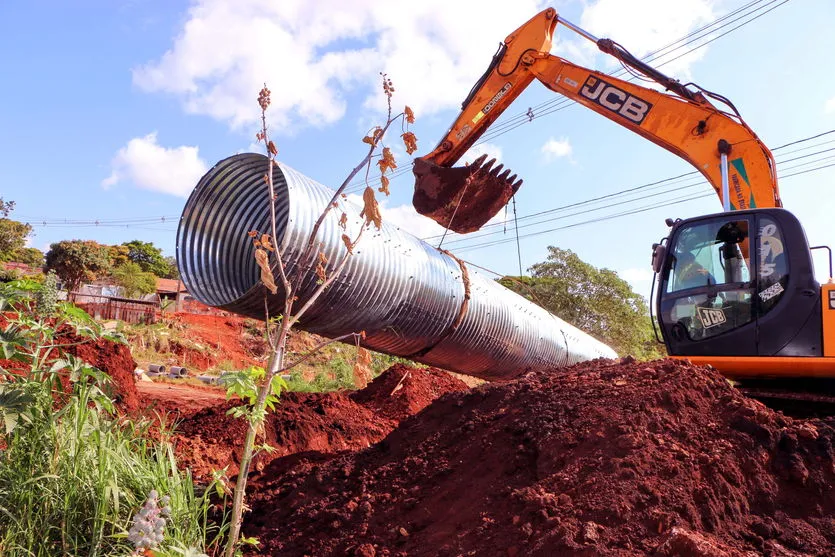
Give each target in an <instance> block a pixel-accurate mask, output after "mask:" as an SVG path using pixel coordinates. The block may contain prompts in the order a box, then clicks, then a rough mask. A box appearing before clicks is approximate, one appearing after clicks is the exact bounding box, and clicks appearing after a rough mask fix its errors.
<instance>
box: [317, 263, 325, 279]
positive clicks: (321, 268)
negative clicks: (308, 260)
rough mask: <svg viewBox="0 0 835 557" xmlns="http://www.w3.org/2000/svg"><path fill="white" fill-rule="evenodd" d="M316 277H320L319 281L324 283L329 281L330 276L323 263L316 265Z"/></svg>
mask: <svg viewBox="0 0 835 557" xmlns="http://www.w3.org/2000/svg"><path fill="white" fill-rule="evenodd" d="M316 276H317V277H319V280H320V281H322V282H325V281H326V280H328V275H327V273H326V272H325V266H324V265H322V264H321V263H317V264H316Z"/></svg>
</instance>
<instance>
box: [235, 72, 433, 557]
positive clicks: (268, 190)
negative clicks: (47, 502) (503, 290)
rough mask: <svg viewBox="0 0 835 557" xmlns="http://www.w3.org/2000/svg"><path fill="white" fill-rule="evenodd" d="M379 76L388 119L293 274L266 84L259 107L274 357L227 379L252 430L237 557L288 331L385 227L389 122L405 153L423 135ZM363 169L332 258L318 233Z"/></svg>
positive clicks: (262, 252) (262, 247)
mask: <svg viewBox="0 0 835 557" xmlns="http://www.w3.org/2000/svg"><path fill="white" fill-rule="evenodd" d="M381 76H382V86H383V93H384V95H385V97H386V104H387V108H388V110H387V113H386V121H385V123H384V124H383V125H382V126H375V127H374V128H372V129H371V130H370V131H369V132H368V134H367V135H366V136H365V137H364V138H363V139H362V141H363V143H365V144H366V145H367V150H366V153H365V156H364V157H363V158H362V160H361V161H360V163H359V164H358V165H357V166H356V167H354V168H353V169H352V170H351V172H350V173H349V174H348V176H347V177H346V178H345V180H344V181H343V182H342V184H341V186H340V187H339V188H338V189H337V190H336V192H335V193H334V194H333V197H332V198H331V200H330V201H329V202H328V204H327V205H326V206H325V207H323V208H322V212H321V214H320V215H319V217H318V219H317V220H316V222H315V223H314V225H313V228H312V230H311V232H310V235H309V236H308V238H307V241H306V243H305V244H304V249H303V250H302V253H301V255H300V257H299V260H298V265H296V266H295V267H294V270H293V272H292V273H291V272H290V271H289V270H288V265H287V262H286V261H284V260H282V253H281V244H280V243H279V239H278V237H277V233H276V230H277V222H276V212H275V203H274V200H275V199H276V192H275V183H274V181H273V171H274V168H275V167H277V162H276V157H277V155H278V148H277V147H276V145H275V143H273V141H272V140H271V139H270V137H269V129H268V126H267V116H266V113H267V109H268V107H269V105H270V94H271V92H270V90H269V89H268V88H267V87H266V85H265V86H264V88H263V89H261V91H260V92H259V95H258V105H259V106H260V108H261V129H260V130H259V131H258V133H257V134H256V138H257V140H258V141H259V142H261V143H263V144H264V146H265V147H266V152H267V158H268V165H267V169H266V172H265V174H264V183H265V186H266V187H265V202H266V203H267V204H268V205H269V209H270V222H269V227H270V228H269V230H266V231H259V230H252V231H250V232H249V238H250V239H249V241H251V242H253V244H254V247H255V259H256V262H257V263H258V266H259V268H260V273H261V282H262V283H263V284H264V286H265V294H264V313H265V315H264V323H265V336H266V337H267V341H268V343H269V348H270V356H269V360H268V363H267V367H266V369H265V370H249V371H248V372H246V373H244V374H242V375H241V376H239V377H237V378H234V377H229V376H228V378H227V380H226V381H227V382H228V384H229V385H230V387H231V386H233V385H234V390H235V394H237V395H238V396H240V397H241V398H242V399H244V400H249V402H250V403H249V404H247V405H245V406H243V407H239V408H237V409H233V410H232V412H234V413H235V414H236V415H243V416H246V418H247V419H248V422H249V427H248V430H247V435H246V438H245V440H244V446H243V450H242V454H241V460H240V467H239V472H238V479H237V483H236V485H235V491H234V495H233V502H232V517H231V524H230V529H229V537H228V540H227V545H226V552H225V555H226V557H233V555H234V554H235V552H236V550H237V547H238V542H239V537H240V530H241V522H242V519H243V511H244V508H245V504H244V499H245V495H246V486H247V475H248V473H249V468H250V465H251V463H252V459H253V456H254V455H255V449H256V445H255V441H256V437H257V435H258V432H260V431H263V423H264V419H265V417H266V411H267V408H268V406H272V405H273V404H275V403H276V401H277V397H278V396H279V395H280V393H281V391H282V390H283V389H285V388H286V383H285V382H284V381H283V379H282V378H281V374H282V372H284V371H286V370H288V369H291V368H292V367H294V366H295V365H296V364H297V363H298V362H285V356H286V347H287V340H288V335H289V333H290V331H291V330H292V328H293V327H294V326H295V325H296V324H297V323H298V321H299V319H300V318H302V317H303V316H304V315H305V313H306V312H307V311H308V310H309V309H310V308H311V307H312V306H313V305H314V304H315V303H316V301H317V300H318V299H319V298H320V297H321V295H322V294H323V293H324V292H325V291H326V290H327V288H328V287H329V286H330V285H331V284H333V282H334V281H335V280H336V279H337V278H339V276H340V275H341V273H342V271H343V270H344V268H345V266H346V264H347V263H348V261H349V259H350V258H351V257H352V256H353V254H354V248H355V246H356V245H357V244H358V243H359V242H360V240H361V239H362V236H363V232H364V231H365V230H366V229H367V228H368V227H370V226H372V225H373V226H374V227H376V228H377V229H379V228H380V227H381V226H382V216H381V214H380V208H379V205H378V202H377V199H376V194H375V189H374V188H373V187H371V185H370V184H369V182H368V180H369V174H370V172H371V168H372V161H374V159H375V158H376V159H377V160H376V165H377V168H378V169H379V171H380V184H379V187H378V188H377V190H376V191H379V192H381V193H383V194H385V195H389V183H390V182H389V178H388V176H386V174H387V173H389V172H390V171H392V170H394V169H396V168H397V163H396V161H395V159H394V156H393V154H392V152H391V149H390V148H389V147H387V146H385V145H384V143H383V140H384V138H385V135H386V132H388V131H389V128H390V127H391V125H392V124H394V123H395V122H397V121H400V123H401V132H402V133H401V135H400V137H401V139H402V140H403V143H404V145H405V149H406V152H407V153H408V154H412V153H413V152H415V151H416V150H417V138H416V137H415V135H414V133H412V132H411V131H409V129H408V125H409V124H411V123H414V114H413V113H412V110H411V109H410V108H409V107H408V106H407V107H406V108H405V110H404V111H403V112H402V113H399V114H397V115H393V114H392V108H391V100H392V95H393V94H394V86H393V84H392V82H391V80H390V79H389V78H388V76H386V74H381ZM363 171H364V178H365V183H366V187H365V190H364V191H363V195H362V199H363V209H362V212H361V213H360V216H361V217H362V218H363V219H364V221H363V223H362V225H361V226H360V227H359V230H358V231H357V232H356V234H355V235H354V236H353V237H351V236H349V230H348V227H347V221H348V216H347V214H345V213H342V214H341V216H340V219H339V225H340V227H341V228H342V229H343V231H344V233H343V234H342V242H343V244H344V246H345V249H344V251H343V252H342V253H341V254H340V255H339V256H338V257H332V258H331V259H329V258H328V257H326V255H325V253H324V252H323V251H322V249H321V242H320V240H319V239H318V233H319V230H320V228H321V227H322V224H323V223H324V222H325V219H326V218H328V216H329V214H330V213H331V211H334V210H335V209H336V208H337V207H339V201H340V199H341V197H342V196H344V192H345V190H346V188H347V187H348V185H349V184H350V183H351V181H352V180H353V179H354V178H355V177H356V176H358V175H359V174H360V173H361V172H363ZM312 273H315V275H316V277H317V279H318V280H317V287H316V288H315V289H314V291H313V292H312V293H311V294H310V295H308V296H306V299H305V300H304V301H303V303H298V304H297V302H298V293H299V291H300V289H301V287H302V285H303V284H304V282H305V279H306V278H307V277H309V276H310V275H311V274H312ZM279 289H281V290H282V295H283V308H282V311H281V312H280V314H279V315H277V316H270V315H269V311H268V309H269V296H270V295H276V294H278V291H279ZM364 336H365V333H364V332H363V331H355V332H353V333H349V334H346V335H343V336H340V337H337V338H335V339H330V340H329V341H326V342H325V343H322V344H320V345H319V346H317V347H316V348H315V349H314V350H313V351H315V350H317V349H321V348H323V347H324V346H325V345H326V344H329V343H331V342H337V341H343V340H347V339H349V338H351V339H353V340H354V341H355V342H357V343H359V341H360V340H361V339H362V338H364ZM308 356H309V354H304V355H302V356H301V357H300V359H305V358H307V357H308ZM247 385H248V387H247ZM244 391H249V393H245V392H244ZM247 541H248V542H250V543H251V542H253V540H251V539H250V540H247Z"/></svg>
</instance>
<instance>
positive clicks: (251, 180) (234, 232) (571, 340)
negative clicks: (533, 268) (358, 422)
mask: <svg viewBox="0 0 835 557" xmlns="http://www.w3.org/2000/svg"><path fill="white" fill-rule="evenodd" d="M267 164H268V159H267V158H266V157H265V156H263V155H257V154H251V153H250V154H239V155H235V156H232V157H229V158H227V159H224V160H222V161H220V162H218V163H217V164H216V165H215V166H214V167H213V168H212V169H211V170H209V172H208V173H207V174H206V175H205V176H203V178H202V179H201V180H200V182H199V183H198V184H197V186H196V187H195V189H194V191H193V192H192V193H191V196H190V197H189V199H188V201H187V202H186V205H185V208H184V209H183V214H182V217H181V219H180V225H179V227H178V230H177V261H178V266H179V269H180V274H181V276H182V280H183V283H184V284H185V286H186V288H187V289H188V291H189V293H191V295H192V296H194V297H195V298H196V299H198V300H200V301H201V302H204V303H206V304H208V305H212V306H216V307H220V308H223V309H226V310H228V311H231V312H234V313H239V314H242V315H246V316H249V317H254V318H256V319H263V317H264V313H265V298H264V297H265V295H266V296H267V298H266V302H267V303H266V305H267V307H268V308H269V309H268V311H269V313H270V315H277V314H279V313H280V311H281V309H282V308H283V296H282V291H281V289H279V293H278V294H277V295H267V294H266V290H265V288H264V286H263V284H261V283H260V280H259V270H258V267H257V264H256V263H255V258H254V247H253V245H252V242H251V240H250V238H248V237H247V232H249V231H250V230H259V231H262V232H263V231H267V230H269V228H270V224H269V205H268V195H267V193H266V188H265V186H264V180H263V178H264V174H265V171H266V170H267V169H268V166H267ZM274 183H275V186H276V197H275V200H274V201H273V203H274V204H275V209H276V214H277V229H278V241H279V250H280V253H281V254H282V260H283V261H284V262H285V267H286V271H287V273H288V275H294V274H295V273H297V272H298V269H299V265H300V262H299V259H300V257H301V255H302V252H303V250H304V247H305V245H306V242H307V240H308V237H309V235H310V233H311V231H312V229H313V223H314V222H315V221H316V219H317V218H318V216H319V215H320V214H321V213H322V210H323V208H325V207H327V206H328V205H327V204H328V203H329V202H330V200H331V197H332V196H333V190H330V189H328V188H326V187H325V186H322V185H321V184H318V183H316V182H315V181H313V180H311V179H310V178H308V177H306V176H304V175H302V174H300V173H299V172H297V171H295V170H293V169H292V168H290V167H289V166H287V165H285V164H282V163H279V164H278V165H277V167H276V168H275V169H274ZM337 204H338V207H336V208H334V209H332V210H331V211H330V214H329V215H328V217H327V218H326V219H325V221H324V222H323V224H322V227H321V228H320V230H319V233H318V236H317V238H316V241H317V242H319V243H320V246H321V248H320V249H321V251H322V253H323V254H324V256H325V257H326V258H327V260H328V261H331V262H335V261H337V260H338V259H339V258H340V257H341V256H342V255H343V254H344V253H345V249H346V248H345V245H344V244H343V242H342V234H343V233H345V234H348V235H349V237H351V238H354V237H355V236H356V234H355V233H356V232H357V231H358V230H359V228H358V227H359V226H362V225H363V224H362V223H363V219H362V218H361V217H360V216H359V213H360V210H359V208H358V207H356V206H355V205H353V204H352V203H350V202H348V201H347V200H346V199H341V200H340V201H338V203H337ZM343 212H344V213H345V214H346V215H347V216H348V226H347V229H348V230H347V231H344V230H343V229H342V228H341V227H340V223H339V220H340V216H341V214H342V213H343ZM317 286H318V285H317V277H316V275H315V273H309V275H307V276H305V277H303V280H302V284H301V286H300V288H299V290H298V293H297V295H298V297H299V303H300V304H303V303H304V302H305V301H306V300H307V299H309V296H310V295H311V294H312V293H313V292H314V291H315V290H316V288H317ZM296 307H301V306H298V305H297V306H296ZM299 326H300V328H302V329H305V330H307V331H310V332H312V333H317V334H320V335H323V336H326V337H330V338H334V337H337V336H341V335H344V334H348V333H352V332H359V331H365V333H366V337H365V339H364V340H363V341H362V344H363V345H364V346H365V347H367V348H369V349H372V350H376V351H379V352H384V353H388V354H392V355H395V356H401V357H410V356H411V357H412V358H413V359H415V360H417V361H420V362H423V363H426V364H429V365H434V366H438V367H442V368H445V369H449V370H452V371H458V372H461V373H467V374H470V375H475V376H478V377H482V378H485V379H488V380H491V379H503V378H509V377H513V376H515V375H518V374H520V373H522V372H524V371H526V370H529V369H532V368H541V367H556V366H563V365H568V364H572V363H576V362H579V361H582V360H587V359H592V358H597V357H608V358H611V357H616V354H615V352H614V351H613V350H612V349H611V348H609V347H608V346H606V345H604V344H603V343H601V342H599V341H597V340H596V339H594V338H592V337H590V336H589V335H586V334H585V333H583V332H582V331H580V330H579V329H576V328H575V327H573V326H571V325H569V324H568V323H565V322H564V321H562V320H561V319H559V318H558V317H555V316H553V315H551V314H550V313H548V312H547V311H545V310H544V309H542V308H540V307H539V306H536V305H535V304H533V303H531V302H529V301H528V300H526V299H524V298H522V297H521V296H519V295H517V294H515V293H514V292H511V291H510V290H508V289H506V288H504V287H503V286H501V285H500V284H498V283H497V282H496V281H494V280H492V279H489V278H487V277H485V276H483V275H481V274H480V273H478V272H477V271H476V270H475V269H468V268H467V266H466V265H464V264H463V262H461V261H460V260H459V259H458V258H456V257H454V256H452V254H449V253H443V252H442V251H440V250H438V249H436V248H434V247H432V246H430V245H428V244H426V243H424V242H422V241H420V240H418V239H417V238H415V237H414V236H411V235H410V234H408V233H407V232H405V231H403V230H401V229H400V228H398V227H397V226H396V225H395V224H393V223H389V222H384V223H383V226H382V228H381V229H380V230H376V229H375V228H374V227H373V226H372V227H371V228H370V229H369V230H367V231H366V232H365V237H364V238H363V240H362V241H361V242H360V243H359V244H358V245H357V246H356V247H355V248H354V255H352V256H351V257H350V258H349V260H348V262H347V264H346V266H345V268H344V270H343V272H342V273H341V275H340V276H339V277H338V278H337V279H336V280H335V281H334V282H333V284H332V285H331V286H330V287H329V288H328V289H327V290H326V291H325V292H324V293H323V294H322V295H321V297H320V298H319V299H318V300H317V301H316V303H314V304H313V305H312V306H311V308H310V310H309V311H308V313H306V314H305V315H304V316H303V317H302V319H301V320H300V322H299Z"/></svg>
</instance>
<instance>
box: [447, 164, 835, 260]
mask: <svg viewBox="0 0 835 557" xmlns="http://www.w3.org/2000/svg"><path fill="white" fill-rule="evenodd" d="M832 167H835V162H833V163H830V164H825V165H819V166H817V167H814V168H809V169H805V170H802V171H798V172H794V173H789V174H783V175H781V176H780V178H781V179H786V178H791V177H792V176H798V175H801V174H807V173H810V172H816V171H820V170H824V169H826V168H832ZM714 195H715V194H714V193H712V192H711V193H705V194H699V195H694V196H687V197H682V198H678V199H673V200H669V201H666V202H662V203H653V204H651V205H646V206H644V207H639V208H636V209H633V210H629V211H623V212H620V213H614V214H610V215H604V216H601V217H598V218H595V219H590V220H586V221H582V222H577V223H571V224H566V225H563V226H559V227H555V228H550V229H548V230H541V231H537V232H531V233H528V234H523V235H521V236H520V238H523V239H524V238H531V237H535V236H541V235H543V234H548V233H551V232H556V231H559V230H566V229H569V228H575V227H577V226H583V225H587V224H596V223H599V222H604V221H608V220H612V219H616V218H620V217H624V216H628V215H634V214H638V213H643V212H646V211H651V210H653V209H658V208H662V207H668V206H671V205H677V204H681V203H685V202H689V201H694V200H697V199H704V198H707V197H713V196H714ZM514 241H515V238H502V239H500V240H493V241H488V242H482V243H477V244H473V245H465V246H458V247H456V252H461V253H463V252H468V251H474V250H477V249H483V248H487V247H493V246H498V245H501V244H506V243H509V242H514ZM450 243H452V242H450Z"/></svg>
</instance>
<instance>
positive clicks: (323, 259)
mask: <svg viewBox="0 0 835 557" xmlns="http://www.w3.org/2000/svg"><path fill="white" fill-rule="evenodd" d="M319 263H321V264H322V265H327V264H328V256H326V255H325V253H324V252H322V251H320V252H319Z"/></svg>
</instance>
